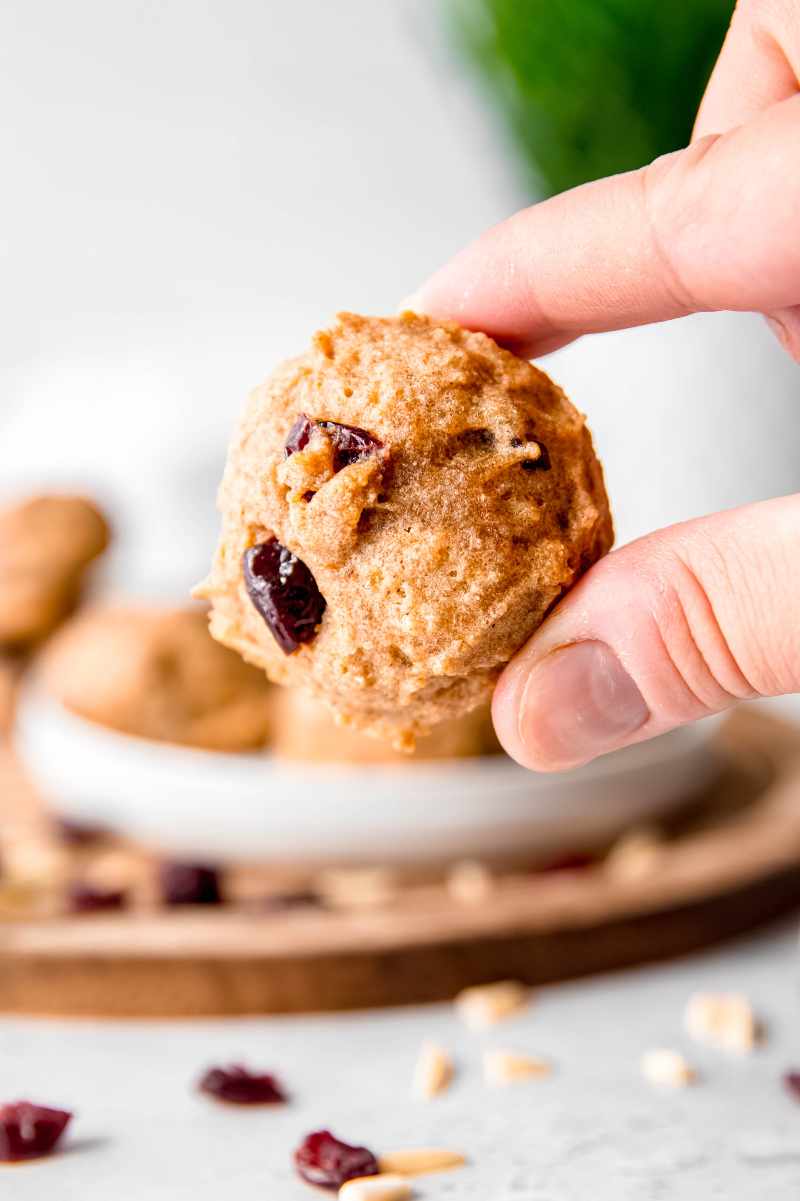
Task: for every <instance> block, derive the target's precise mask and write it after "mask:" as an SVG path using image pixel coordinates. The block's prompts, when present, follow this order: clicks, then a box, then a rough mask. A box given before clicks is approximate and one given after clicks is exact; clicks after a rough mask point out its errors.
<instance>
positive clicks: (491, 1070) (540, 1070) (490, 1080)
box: [483, 1051, 553, 1086]
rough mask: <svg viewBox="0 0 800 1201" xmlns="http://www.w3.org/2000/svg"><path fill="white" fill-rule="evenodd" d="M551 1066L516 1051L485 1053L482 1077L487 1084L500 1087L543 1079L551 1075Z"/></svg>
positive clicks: (546, 1062)
mask: <svg viewBox="0 0 800 1201" xmlns="http://www.w3.org/2000/svg"><path fill="white" fill-rule="evenodd" d="M552 1072H553V1067H552V1064H550V1063H548V1061H547V1060H546V1059H541V1058H540V1057H539V1056H537V1055H519V1054H517V1052H516V1051H486V1052H485V1054H484V1056H483V1076H484V1079H485V1081H486V1083H487V1084H491V1085H494V1086H501V1085H504V1084H514V1083H516V1082H517V1081H519V1080H536V1079H539V1080H541V1079H543V1078H544V1077H545V1076H550V1075H552Z"/></svg>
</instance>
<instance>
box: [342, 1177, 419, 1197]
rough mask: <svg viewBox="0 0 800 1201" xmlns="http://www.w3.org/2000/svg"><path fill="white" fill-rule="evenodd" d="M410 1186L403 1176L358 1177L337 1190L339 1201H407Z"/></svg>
mask: <svg viewBox="0 0 800 1201" xmlns="http://www.w3.org/2000/svg"><path fill="white" fill-rule="evenodd" d="M411 1195H412V1193H411V1185H410V1184H409V1183H408V1181H407V1180H406V1178H405V1176H391V1175H388V1174H387V1175H383V1174H381V1175H378V1176H358V1177H356V1179H355V1180H346V1181H345V1182H344V1184H343V1185H342V1187H341V1188H340V1189H339V1198H340V1201H408V1199H409V1198H410V1197H411Z"/></svg>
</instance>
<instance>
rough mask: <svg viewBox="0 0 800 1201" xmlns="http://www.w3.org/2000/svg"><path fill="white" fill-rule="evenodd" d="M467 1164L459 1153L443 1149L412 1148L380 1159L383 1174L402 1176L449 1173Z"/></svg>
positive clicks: (393, 1152) (394, 1152)
mask: <svg viewBox="0 0 800 1201" xmlns="http://www.w3.org/2000/svg"><path fill="white" fill-rule="evenodd" d="M466 1162H467V1160H466V1157H465V1156H464V1155H462V1154H461V1153H460V1152H459V1151H447V1150H445V1149H444V1148H443V1147H412V1148H410V1149H408V1150H403V1151H390V1152H389V1154H388V1155H381V1156H379V1158H378V1166H379V1168H380V1170H381V1172H389V1173H392V1172H396V1173H397V1174H398V1175H400V1176H423V1175H424V1174H425V1173H427V1172H447V1171H450V1170H451V1169H452V1168H461V1167H463V1166H464V1164H465V1163H466Z"/></svg>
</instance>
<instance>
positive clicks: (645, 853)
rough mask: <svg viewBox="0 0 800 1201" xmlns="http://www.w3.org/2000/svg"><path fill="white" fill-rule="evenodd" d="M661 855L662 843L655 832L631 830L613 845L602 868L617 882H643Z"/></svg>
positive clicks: (662, 851) (642, 829) (662, 852)
mask: <svg viewBox="0 0 800 1201" xmlns="http://www.w3.org/2000/svg"><path fill="white" fill-rule="evenodd" d="M663 854H664V841H663V839H662V838H661V837H660V836H659V834H658V832H657V831H655V830H651V829H648V828H641V829H638V830H631V831H630V832H629V833H628V834H625V835H623V836H622V838H619V839H618V840H617V841H616V842H615V843H614V845H613V846H612V848H611V850H610V851H609V852H608V854H607V855H606V858H605V864H604V866H605V869H606V871H607V872H608V874H609V875H610V876H613V877H614V878H615V879H617V880H643V879H645V877H647V876H649V875H651V874H652V872H653V871H654V869H655V868H656V867H657V865H658V863H659V862H660V860H661V858H662V857H663Z"/></svg>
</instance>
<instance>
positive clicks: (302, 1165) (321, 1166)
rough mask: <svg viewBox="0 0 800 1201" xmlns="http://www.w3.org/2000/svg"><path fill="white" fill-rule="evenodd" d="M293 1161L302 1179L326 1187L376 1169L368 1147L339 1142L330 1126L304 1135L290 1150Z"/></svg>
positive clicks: (372, 1172)
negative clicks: (291, 1150) (293, 1151)
mask: <svg viewBox="0 0 800 1201" xmlns="http://www.w3.org/2000/svg"><path fill="white" fill-rule="evenodd" d="M294 1165H295V1167H296V1168H297V1171H298V1174H299V1175H300V1176H302V1178H303V1180H307V1181H308V1183H309V1184H316V1185H319V1186H320V1187H321V1188H330V1189H334V1188H339V1187H340V1186H341V1185H343V1184H344V1182H345V1180H353V1179H354V1178H355V1177H356V1176H376V1175H377V1173H378V1170H379V1169H378V1161H377V1159H376V1158H375V1156H374V1155H373V1154H372V1152H371V1151H368V1150H367V1148H366V1147H350V1146H348V1144H347V1143H342V1142H340V1141H339V1139H338V1138H335V1137H334V1135H332V1134H331V1132H330V1130H315V1131H314V1133H313V1134H309V1135H307V1136H306V1137H305V1138H304V1139H303V1141H302V1143H301V1144H300V1146H299V1147H298V1148H297V1150H296V1151H295V1153H294Z"/></svg>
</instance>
